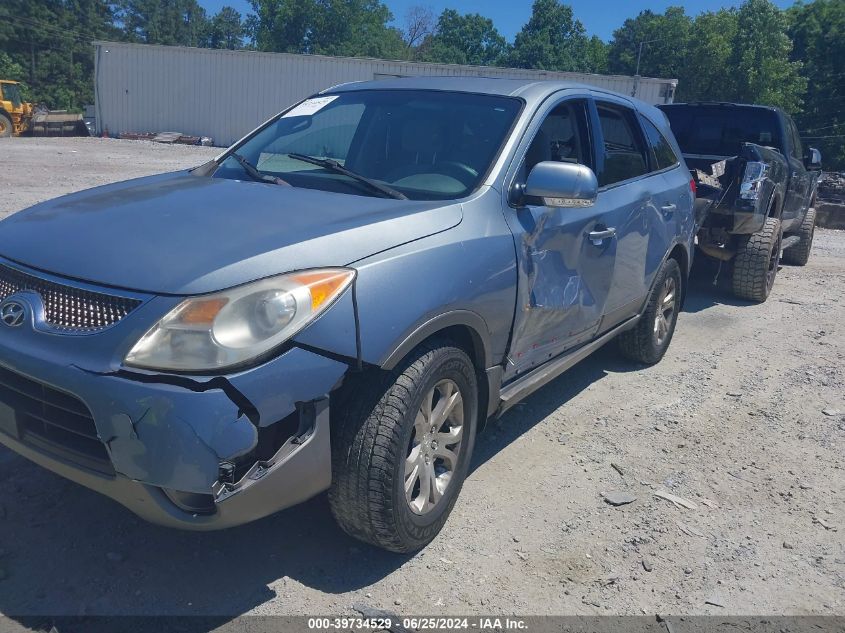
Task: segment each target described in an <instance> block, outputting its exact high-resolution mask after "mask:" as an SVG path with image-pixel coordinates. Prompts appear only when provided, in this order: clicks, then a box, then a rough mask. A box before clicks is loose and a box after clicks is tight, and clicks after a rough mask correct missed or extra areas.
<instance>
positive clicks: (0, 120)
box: [0, 114, 12, 138]
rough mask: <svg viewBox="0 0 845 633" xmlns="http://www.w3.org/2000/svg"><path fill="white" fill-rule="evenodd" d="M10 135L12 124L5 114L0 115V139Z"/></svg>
mask: <svg viewBox="0 0 845 633" xmlns="http://www.w3.org/2000/svg"><path fill="white" fill-rule="evenodd" d="M11 135H12V122H11V121H10V120H9V118H8V117H7V116H6V115H5V114H0V138H3V137H9V136H11Z"/></svg>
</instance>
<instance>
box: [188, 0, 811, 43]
mask: <svg viewBox="0 0 845 633" xmlns="http://www.w3.org/2000/svg"><path fill="white" fill-rule="evenodd" d="M565 1H566V3H567V4H569V5H571V6H572V7H573V9H574V11H575V16H576V17H577V18H578V19H579V20H581V22H583V24H584V26H585V27H586V29H587V33H588V34H589V35H598V36H599V37H600V38H602V39H603V40H605V41H609V40H610V38H611V37H612V36H613V31H614V30H615V29H617V28H619V27H620V26H622V23H623V22H624V21H625V19H626V18H629V17H634V16H635V15H637V13H639V12H640V11H644V10H645V9H651V10H652V11H655V12H657V13H662V12H663V11H664V10H665V9H666V7H669V6H672V5H683V6H684V7H685V8H686V11H687V13H688V14H690V15H697V14H698V13H701V12H702V11H716V10H718V9H721V8H723V7H732V6H737V5H739V4H741V2H740V1H739V0H737V1H734V2H731V1H728V0H696V1H693V2H685V1H682V0H659V1H657V2H630V1H627V2H626V1H625V0H565ZM382 2H383V3H384V4H386V5H387V6H388V7H389V8H390V11H391V12H392V13H393V16H394V20H395V26H399V27H401V26H402V25H403V24H404V17H405V14H406V12H407V11H408V8H409V7H412V6H418V5H419V6H429V7H431V9H432V10H433V12H434V14H435V16H436V15H437V14H439V13H440V12H441V11H443V9H455V10H456V11H458V12H459V13H480V14H482V15H485V16H487V17H489V18H490V19H492V20H493V23H494V24H495V25H496V28H497V29H499V32H500V33H502V35H504V36H505V37H506V38H508V40H513V37H514V35H516V33H517V32H518V31H519V30H520V29H521V28H522V25H523V24H525V23H526V22H527V21H528V18H529V17H530V16H531V4H532V2H531V0H382ZM199 3H200V4H201V5H202V6H203V7H205V9H206V11H208V12H209V13H216V12H217V11H218V10H220V8H221V7H223V6H225V5H229V6H233V7H235V8H236V9H237V10H238V11H240V12H241V14H242V15H246V14H247V13H248V12H249V11H250V5H249V2H248V0H199ZM774 3H775V4H776V5H778V6H779V7H781V8H786V7H788V6H790V5H792V4H793V3H794V1H793V0H774Z"/></svg>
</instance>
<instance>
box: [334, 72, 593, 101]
mask: <svg viewBox="0 0 845 633" xmlns="http://www.w3.org/2000/svg"><path fill="white" fill-rule="evenodd" d="M543 86H545V87H548V88H550V89H552V90H560V89H562V88H589V86H586V85H584V84H579V83H576V82H569V81H538V80H536V79H501V78H498V77H445V76H444V77H395V78H390V79H379V80H374V81H354V82H350V83H345V84H340V85H339V86H334V87H333V88H330V89H329V91H330V92H346V91H350V90H448V91H452V92H473V93H480V94H491V95H502V96H511V97H515V96H519V95H521V94H523V93H524V92H526V90H528V89H530V88H536V87H543Z"/></svg>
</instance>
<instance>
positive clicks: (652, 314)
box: [618, 259, 683, 365]
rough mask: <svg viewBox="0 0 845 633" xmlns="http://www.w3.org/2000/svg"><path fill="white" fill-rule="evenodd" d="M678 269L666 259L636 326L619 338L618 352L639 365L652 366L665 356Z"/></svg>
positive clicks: (677, 296)
mask: <svg viewBox="0 0 845 633" xmlns="http://www.w3.org/2000/svg"><path fill="white" fill-rule="evenodd" d="M682 279H683V278H682V275H681V267H680V266H679V265H678V262H677V261H676V260H674V259H667V260H666V263H664V264H663V267H662V268H661V269H660V271H659V272H658V273H657V278H656V279H655V281H654V288H652V291H651V295H650V296H649V299H648V303H647V304H646V309H645V312H644V313H643V316H642V318H641V319H640V320H639V322H638V323H637V325H636V327H634V328H633V329H631V330H628V331H627V332H623V333H622V334H620V335H619V339H618V340H619V351H620V352H622V355H623V356H626V357H627V358H630V359H631V360H635V361H638V362H640V363H646V364H647V365H654V364H655V363H657V362H658V361H660V359H661V358H663V355H664V354H665V353H666V350H667V349H668V347H669V342H670V341H671V340H672V335H673V334H674V333H675V324H676V323H677V321H678V310H679V309H680V307H681V290H682V288H681V284H682V283H683V281H682Z"/></svg>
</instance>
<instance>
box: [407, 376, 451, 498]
mask: <svg viewBox="0 0 845 633" xmlns="http://www.w3.org/2000/svg"><path fill="white" fill-rule="evenodd" d="M463 432H464V405H463V397H462V395H461V390H460V389H459V388H458V385H457V384H455V382H454V381H452V380H448V379H446V380H441V381H440V382H438V383H437V384H436V385H434V387H433V388H432V389H431V390H430V391H429V392H428V393H427V394H426V395H425V397H424V398H423V401H422V404H421V405H420V409H419V411H418V412H417V416H416V418H415V420H414V429H413V434H412V436H411V440H410V442H409V444H408V452H407V456H406V458H405V473H404V487H405V499H406V501H407V502H408V505H409V506H410V508H411V511H412V512H414V513H415V514H426V513H428V512H430V511H431V510H432V509H433V508H434V507H435V506H436V505H437V504H438V503H439V502H440V500H441V499H442V498H443V495H444V493H445V492H446V490H447V488H448V487H449V483H450V482H451V480H452V477H453V476H454V473H455V470H456V468H457V467H458V456H459V455H460V453H461V442H462V440H463Z"/></svg>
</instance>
